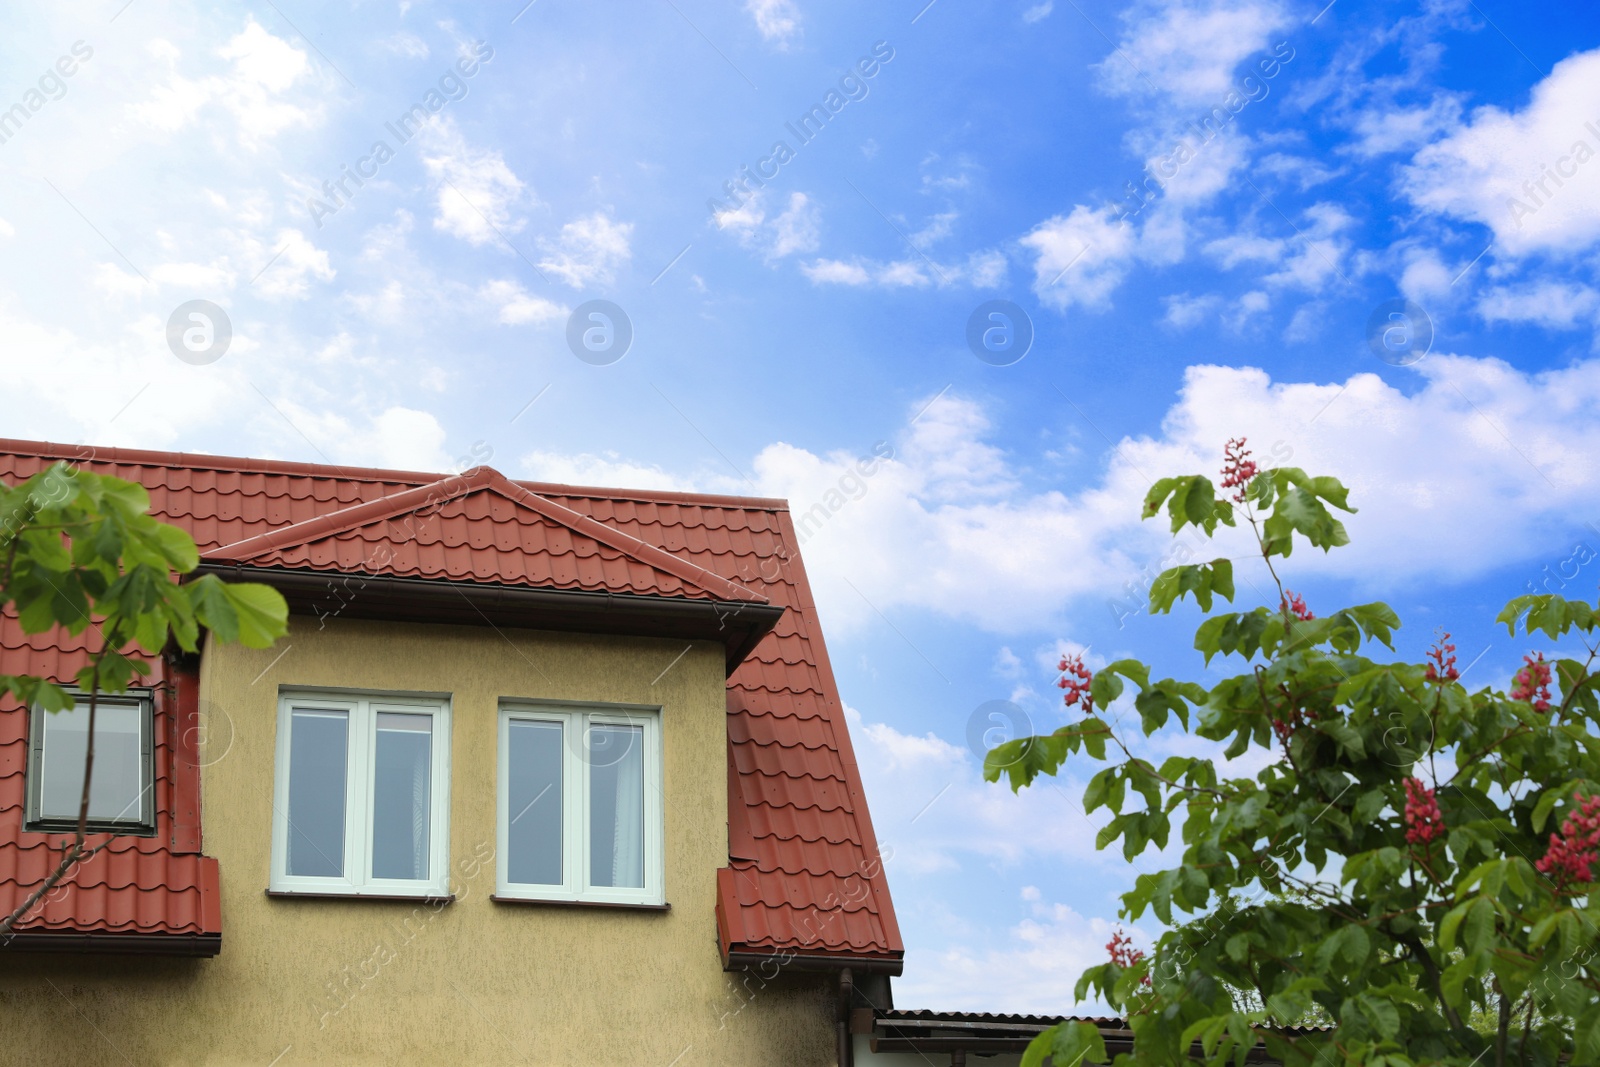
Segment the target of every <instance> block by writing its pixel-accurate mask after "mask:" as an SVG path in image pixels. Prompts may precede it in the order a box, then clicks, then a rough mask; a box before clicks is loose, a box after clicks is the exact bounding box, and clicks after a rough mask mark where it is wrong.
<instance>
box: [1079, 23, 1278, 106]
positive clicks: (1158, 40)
mask: <svg viewBox="0 0 1600 1067" xmlns="http://www.w3.org/2000/svg"><path fill="white" fill-rule="evenodd" d="M1124 20H1125V21H1126V22H1127V24H1128V26H1127V29H1126V30H1125V31H1124V33H1123V35H1122V38H1121V40H1120V41H1118V43H1117V49H1116V51H1114V52H1113V53H1112V54H1111V55H1109V56H1107V57H1106V58H1105V59H1104V60H1102V61H1101V63H1100V65H1099V71H1100V76H1101V79H1102V82H1103V84H1104V85H1105V86H1106V88H1107V89H1108V90H1109V91H1110V92H1112V93H1115V94H1118V95H1126V96H1150V95H1152V94H1156V95H1159V96H1161V97H1164V98H1166V99H1167V100H1168V101H1170V102H1171V103H1173V104H1175V105H1179V106H1190V105H1198V106H1201V107H1209V106H1211V105H1212V104H1220V103H1221V102H1222V99H1223V98H1224V97H1225V96H1226V95H1227V94H1228V92H1229V91H1230V90H1231V89H1232V88H1233V80H1234V79H1233V74H1234V71H1235V69H1236V68H1237V67H1238V66H1239V64H1240V63H1241V62H1243V61H1244V60H1245V59H1246V58H1247V57H1249V56H1251V55H1253V54H1255V53H1257V52H1260V51H1262V50H1263V49H1265V48H1266V47H1267V46H1268V45H1269V44H1270V43H1272V38H1273V36H1274V35H1275V34H1277V32H1278V31H1279V30H1282V29H1283V28H1285V27H1286V26H1288V25H1289V21H1290V20H1289V15H1288V12H1287V11H1285V10H1284V8H1283V7H1282V6H1281V5H1279V4H1277V3H1270V2H1262V0H1246V2H1243V3H1238V2H1228V0H1211V2H1207V0H1199V2H1194V3H1191V2H1188V0H1169V2H1166V3H1158V4H1153V5H1152V4H1144V5H1139V6H1136V7H1135V8H1133V10H1132V11H1130V12H1129V13H1128V14H1127V15H1125V16H1124Z"/></svg>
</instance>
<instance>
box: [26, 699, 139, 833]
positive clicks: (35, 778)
mask: <svg viewBox="0 0 1600 1067" xmlns="http://www.w3.org/2000/svg"><path fill="white" fill-rule="evenodd" d="M73 700H74V703H73V706H72V707H70V708H68V709H66V710H65V711H56V712H49V711H45V710H44V709H43V708H39V707H35V708H34V709H33V719H32V724H31V733H30V735H29V737H30V741H29V745H28V818H27V829H29V830H76V829H77V828H78V809H79V807H80V805H81V804H82V802H83V759H84V755H85V753H86V751H87V749H88V743H89V697H88V695H87V694H84V693H74V694H73ZM95 703H96V706H95V722H94V771H93V773H92V775H91V777H90V780H89V829H90V830H98V831H102V832H111V833H119V834H151V833H154V832H155V828H156V814H155V795H154V794H155V790H154V785H153V783H154V781H155V765H154V763H153V760H152V755H151V750H152V747H153V745H152V741H151V734H152V732H153V728H154V723H153V722H152V710H151V709H152V705H151V700H150V696H149V695H148V694H135V695H128V694H123V695H118V696H105V695H101V696H100V697H98V698H97V699H96V702H95Z"/></svg>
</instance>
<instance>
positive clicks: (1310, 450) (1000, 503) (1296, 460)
mask: <svg viewBox="0 0 1600 1067" xmlns="http://www.w3.org/2000/svg"><path fill="white" fill-rule="evenodd" d="M1266 299H1267V297H1266V294H1259V295H1258V296H1255V297H1254V298H1253V300H1254V302H1255V305H1256V306H1257V307H1259V306H1260V305H1261V302H1262V301H1265V300H1266ZM1241 311H1242V312H1251V311H1252V309H1251V308H1243V309H1241ZM1415 370H1416V372H1417V373H1419V375H1420V383H1418V384H1407V385H1406V386H1405V388H1403V389H1402V388H1399V387H1397V386H1394V385H1391V384H1389V383H1387V382H1386V381H1385V380H1384V379H1383V378H1381V377H1379V376H1378V375H1376V374H1365V373H1363V374H1357V375H1354V376H1352V377H1350V378H1348V379H1347V380H1344V381H1342V382H1341V381H1331V382H1274V381H1273V380H1272V379H1271V377H1269V376H1268V375H1267V374H1266V373H1265V372H1263V371H1260V370H1256V369H1253V368H1248V367H1246V368H1231V367H1220V366H1196V367H1191V368H1190V369H1189V370H1188V372H1187V374H1186V375H1185V379H1184V385H1183V389H1182V391H1181V392H1180V394H1179V395H1178V396H1177V397H1176V399H1175V401H1174V402H1173V404H1172V405H1171V407H1170V408H1169V409H1168V411H1167V413H1166V416H1165V418H1164V419H1163V421H1162V424H1161V430H1160V432H1159V434H1157V435H1155V436H1152V437H1134V438H1125V439H1124V440H1122V441H1120V442H1119V443H1118V445H1117V447H1116V449H1115V451H1114V452H1113V454H1112V455H1111V457H1110V458H1109V459H1108V461H1107V465H1106V468H1105V470H1104V471H1103V472H1102V474H1101V476H1100V477H1099V479H1098V480H1097V481H1095V482H1093V483H1091V484H1090V485H1087V486H1085V487H1083V488H1080V489H1077V490H1075V491H1073V492H1071V493H1066V492H1060V491H1053V490H1045V491H1039V490H1033V489H1025V488H1023V486H1024V485H1025V484H1026V481H1025V479H1024V478H1023V477H1022V475H1021V469H1022V466H1023V464H1022V462H1021V461H1020V460H1019V459H1017V458H1016V457H1013V456H1011V455H1010V454H1008V453H1006V452H1004V451H1002V450H1000V449H999V448H997V447H996V446H995V445H994V444H992V443H991V441H990V435H991V433H992V428H991V423H990V418H991V416H990V415H989V414H988V413H987V412H986V411H985V410H984V409H983V408H982V407H981V406H979V405H978V404H976V403H975V402H974V401H971V400H968V399H964V398H961V397H959V396H954V395H951V394H946V395H945V396H944V397H942V398H941V399H939V400H938V401H936V402H935V403H934V404H932V405H931V406H930V407H928V409H927V410H926V411H925V412H923V414H922V415H921V416H920V417H919V418H918V419H917V421H916V422H915V424H914V425H911V426H910V427H909V428H908V429H907V430H906V431H904V432H903V434H902V435H901V436H900V437H899V438H897V440H896V441H895V442H894V444H895V448H896V450H897V451H896V453H895V455H894V457H893V458H892V459H889V460H885V461H881V462H879V463H876V464H874V465H873V470H872V473H871V474H870V475H869V476H862V475H860V474H859V473H858V472H859V468H858V467H856V466H855V464H857V463H858V462H860V459H859V457H857V456H854V455H851V454H848V453H829V454H826V455H818V454H815V453H812V452H809V451H807V450H805V449H800V448H796V447H794V446H792V445H789V444H785V443H777V444H773V445H769V446H768V447H767V448H765V449H763V450H762V451H761V453H760V454H758V455H757V456H756V458H755V460H754V462H753V469H754V472H755V475H756V480H757V484H758V489H759V492H760V493H761V494H762V495H768V496H777V497H786V498H788V499H789V501H790V504H791V507H792V509H793V511H794V515H795V521H796V524H797V527H800V528H801V533H802V535H803V540H804V549H803V551H804V554H805V558H806V561H807V568H808V570H809V572H810V575H811V579H812V584H813V586H814V588H815V591H816V597H817V601H818V603H819V604H820V605H822V610H823V614H824V615H825V616H826V618H827V619H828V620H829V625H830V627H833V628H835V629H838V630H841V631H843V632H849V631H850V630H851V629H853V628H856V627H860V626H865V625H871V624H873V623H874V622H875V621H876V620H877V614H876V612H877V611H882V612H885V613H892V612H893V611H895V610H910V611H932V612H937V613H939V614H942V615H945V616H948V617H953V618H959V619H965V620H969V621H971V622H973V623H976V624H977V625H979V626H982V627H985V628H987V629H990V630H992V631H995V632H999V633H1009V632H1018V631H1025V630H1029V629H1033V628H1039V627H1050V626H1054V625H1058V624H1059V620H1060V619H1061V617H1062V613H1063V612H1064V611H1065V609H1066V608H1067V607H1068V606H1069V605H1073V604H1082V605H1093V604H1094V602H1095V601H1096V600H1101V599H1103V600H1105V602H1106V603H1107V604H1108V605H1109V604H1110V603H1111V598H1114V597H1119V596H1121V594H1122V586H1123V583H1125V582H1126V581H1128V580H1129V579H1131V578H1133V577H1135V576H1136V575H1137V574H1138V573H1139V572H1140V570H1141V568H1143V567H1145V566H1148V565H1153V564H1155V563H1156V562H1157V561H1158V560H1160V559H1161V558H1162V557H1163V556H1164V555H1165V554H1166V553H1167V552H1168V550H1169V549H1170V547H1171V545H1172V542H1171V540H1170V538H1169V536H1168V535H1167V534H1166V533H1165V532H1164V531H1165V526H1164V524H1158V523H1141V522H1140V521H1139V519H1138V515H1139V509H1140V501H1141V500H1142V499H1143V496H1144V493H1145V490H1146V489H1147V488H1148V487H1149V483H1150V482H1151V481H1153V480H1154V479H1155V478H1157V477H1161V476H1163V475H1167V474H1173V473H1181V472H1189V471H1215V470H1216V469H1217V467H1218V466H1219V453H1220V449H1221V447H1222V443H1223V442H1224V441H1226V440H1227V439H1228V438H1230V437H1235V436H1240V435H1243V436H1246V437H1248V438H1249V440H1250V441H1251V443H1252V445H1253V446H1254V447H1255V449H1256V452H1257V455H1258V458H1259V460H1260V461H1261V462H1262V463H1263V465H1279V464H1287V463H1292V464H1293V465H1294V466H1299V467H1303V468H1305V469H1307V470H1310V471H1313V472H1315V473H1319V474H1331V475H1334V476H1336V477H1338V478H1340V479H1342V480H1343V481H1344V482H1345V483H1346V484H1347V485H1348V486H1350V488H1351V491H1352V496H1351V499H1352V502H1353V503H1355V504H1356V506H1357V507H1358V508H1360V512H1359V514H1356V515H1351V516H1345V517H1344V522H1345V525H1346V526H1347V527H1348V528H1349V530H1350V533H1351V538H1352V542H1353V543H1352V544H1351V545H1350V546H1347V547H1345V548H1342V549H1339V550H1337V551H1335V552H1333V553H1330V554H1327V555H1324V554H1322V553H1312V552H1303V553H1296V554H1295V557H1294V560H1293V562H1292V565H1291V571H1292V572H1293V573H1294V574H1296V575H1301V574H1311V575H1326V576H1335V577H1340V578H1344V579H1349V580H1352V581H1354V582H1356V583H1357V584H1358V585H1361V586H1363V587H1366V586H1372V587H1384V588H1385V589H1386V590H1387V591H1389V592H1391V593H1392V591H1393V587H1394V586H1395V585H1396V584H1397V583H1400V584H1404V585H1412V584H1415V583H1418V582H1423V581H1446V582H1449V581H1455V580H1465V579H1468V578H1471V577H1475V576H1478V575H1481V574H1484V573H1487V572H1488V571H1490V570H1492V569H1495V568H1500V567H1504V566H1506V565H1507V564H1508V563H1512V562H1515V561H1518V560H1523V559H1530V558H1535V557H1537V556H1538V555H1539V554H1540V553H1543V552H1546V551H1549V550H1551V549H1552V548H1553V547H1559V545H1558V543H1559V542H1562V541H1563V539H1564V538H1566V537H1567V536H1568V535H1569V532H1570V531H1569V529H1568V527H1569V526H1570V525H1571V523H1572V522H1573V521H1574V516H1581V515H1584V514H1593V513H1594V512H1595V511H1596V509H1597V508H1600V468H1597V467H1596V465H1595V464H1594V462H1593V460H1592V457H1593V456H1594V455H1595V454H1596V453H1597V452H1600V423H1596V421H1595V420H1594V419H1593V418H1592V417H1591V413H1592V412H1593V411H1594V410H1596V409H1597V408H1600V360H1595V361H1588V362H1582V363H1578V364H1574V365H1573V366H1570V367H1567V368H1564V369H1560V370H1552V371H1545V372H1540V373H1523V372H1520V371H1518V370H1516V369H1514V368H1512V367H1510V366H1508V365H1507V364H1505V363H1503V362H1501V361H1499V360H1495V359H1470V358H1466V357H1461V356H1449V355H1441V354H1433V355H1430V356H1429V357H1428V358H1427V359H1426V360H1424V361H1423V362H1422V363H1419V364H1417V365H1416V368H1415ZM920 406H921V403H918V404H916V405H914V407H913V408H912V409H911V410H914V409H915V407H920ZM550 462H552V461H551V460H546V463H547V465H548V463H550ZM611 462H613V463H615V462H616V461H611ZM852 472H857V473H852ZM578 473H579V474H581V475H582V476H583V477H588V478H592V477H593V476H594V475H595V474H596V473H597V470H596V469H595V468H594V467H590V468H589V469H586V470H585V471H582V472H578ZM637 473H638V472H636V471H634V470H631V469H630V470H626V471H625V472H624V474H623V476H621V477H619V478H617V479H614V480H611V483H612V484H616V483H617V482H618V481H622V482H626V481H628V480H630V479H631V478H633V477H634V476H635V475H636V474H637ZM657 479H658V480H657V481H656V482H655V483H652V484H660V481H661V480H669V481H671V482H673V485H674V487H679V483H680V482H690V483H698V480H697V479H694V478H684V479H676V478H670V477H669V476H666V475H665V474H661V473H660V472H658V473H657ZM717 488H718V489H721V490H722V491H727V489H728V488H729V487H728V486H727V485H726V481H724V482H722V483H719V484H718V486H717ZM731 488H732V489H733V491H735V492H742V493H747V492H750V491H752V490H751V489H750V487H748V486H737V485H736V486H732V487H731ZM830 494H832V495H830ZM1234 536H1235V535H1234V534H1232V533H1230V534H1228V535H1227V536H1225V537H1222V538H1220V539H1219V543H1218V544H1217V545H1215V546H1212V545H1205V544H1202V545H1200V546H1199V547H1197V548H1196V549H1195V551H1197V552H1201V553H1206V556H1205V558H1210V555H1213V554H1214V555H1224V554H1226V555H1230V556H1235V557H1242V556H1245V555H1247V554H1248V552H1247V549H1246V546H1245V545H1244V544H1243V543H1242V542H1239V543H1234V542H1233V541H1232V540H1230V538H1232V537H1234ZM996 545H1003V546H1004V547H1005V551H1004V552H996V551H995V547H994V546H996ZM1063 559H1070V560H1073V561H1074V563H1073V565H1072V566H1062V565H1061V561H1062V560H1063ZM1239 575H1240V577H1239V585H1240V589H1241V594H1242V596H1243V597H1244V598H1245V599H1247V600H1255V599H1257V592H1256V590H1254V589H1253V588H1252V587H1251V585H1250V583H1251V582H1252V581H1265V579H1264V577H1263V576H1261V575H1257V574H1255V572H1253V571H1252V570H1251V569H1250V568H1248V567H1245V566H1243V565H1241V566H1240V568H1239ZM874 609H876V610H874Z"/></svg>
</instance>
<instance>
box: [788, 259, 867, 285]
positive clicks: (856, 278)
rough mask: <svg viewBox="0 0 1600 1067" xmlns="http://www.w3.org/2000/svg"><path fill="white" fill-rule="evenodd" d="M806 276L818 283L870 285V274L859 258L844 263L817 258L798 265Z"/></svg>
mask: <svg viewBox="0 0 1600 1067" xmlns="http://www.w3.org/2000/svg"><path fill="white" fill-rule="evenodd" d="M800 270H801V272H802V273H804V274H805V276H806V277H807V278H810V279H811V280H812V281H814V282H817V283H818V284H831V285H871V284H872V275H871V274H869V273H868V272H867V268H866V267H865V266H863V265H862V264H861V262H860V261H859V260H857V261H855V262H852V263H846V262H844V261H843V260H838V259H819V260H816V261H815V262H813V263H806V264H803V265H802V266H801V267H800Z"/></svg>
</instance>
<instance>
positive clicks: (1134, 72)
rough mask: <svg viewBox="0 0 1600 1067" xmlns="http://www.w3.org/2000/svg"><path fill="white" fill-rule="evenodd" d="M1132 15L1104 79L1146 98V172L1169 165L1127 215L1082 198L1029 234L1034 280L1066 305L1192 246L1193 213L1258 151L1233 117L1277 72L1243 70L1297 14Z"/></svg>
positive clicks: (1165, 10)
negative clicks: (1202, 122)
mask: <svg viewBox="0 0 1600 1067" xmlns="http://www.w3.org/2000/svg"><path fill="white" fill-rule="evenodd" d="M1124 22H1125V23H1126V26H1125V29H1124V32H1123V33H1122V35H1121V37H1120V39H1119V40H1118V42H1117V44H1116V46H1115V47H1114V48H1113V50H1112V52H1111V54H1110V55H1108V56H1107V57H1106V58H1105V59H1104V60H1102V61H1101V62H1100V63H1099V64H1098V65H1097V70H1098V72H1099V76H1100V84H1101V87H1102V88H1103V89H1104V90H1105V91H1106V92H1108V93H1110V94H1111V95H1113V96H1123V97H1131V98H1134V99H1135V100H1136V101H1137V107H1138V112H1139V115H1140V118H1139V121H1138V122H1137V124H1136V125H1135V126H1134V127H1133V128H1132V129H1131V130H1129V132H1128V134H1127V135H1126V136H1125V138H1124V143H1125V146H1126V147H1127V149H1128V151H1129V152H1130V153H1132V154H1133V155H1134V156H1135V157H1136V158H1137V159H1139V160H1140V162H1141V163H1143V164H1144V166H1145V171H1146V173H1147V174H1149V175H1153V176H1154V175H1160V176H1161V177H1159V178H1156V179H1155V183H1152V185H1153V186H1155V185H1157V184H1158V187H1152V188H1151V191H1150V192H1149V193H1148V195H1149V197H1150V199H1149V200H1147V201H1146V202H1145V203H1144V204H1143V205H1137V204H1133V203H1132V202H1131V201H1130V202H1129V203H1128V204H1127V205H1126V206H1125V208H1124V210H1127V208H1133V209H1134V210H1132V211H1131V212H1130V213H1128V214H1126V215H1125V216H1124V217H1122V218H1120V219H1119V218H1118V217H1117V216H1118V209H1117V208H1114V207H1112V206H1110V205H1107V206H1103V207H1098V208H1097V207H1092V206H1089V205H1086V204H1076V205H1074V207H1073V208H1072V210H1071V211H1070V212H1068V213H1066V214H1065V215H1056V216H1054V217H1052V218H1049V219H1046V220H1044V221H1043V222H1041V223H1039V224H1038V225H1037V226H1035V227H1034V229H1033V230H1032V231H1031V232H1029V233H1028V234H1027V235H1026V236H1024V237H1023V238H1022V239H1021V243H1022V245H1023V246H1024V247H1025V248H1029V249H1031V250H1033V251H1034V252H1035V253H1036V259H1035V264H1034V273H1035V279H1034V292H1036V293H1037V294H1038V295H1039V298H1040V299H1041V300H1043V301H1044V302H1045V303H1047V304H1050V305H1053V306H1055V307H1057V308H1061V309H1066V308H1069V307H1073V306H1081V307H1085V308H1090V309H1094V310H1106V309H1107V308H1109V307H1110V304H1111V297H1112V294H1113V293H1114V292H1115V291H1116V289H1117V288H1118V287H1119V286H1120V285H1121V284H1122V282H1123V280H1124V279H1125V278H1126V277H1127V275H1128V274H1129V273H1130V272H1131V271H1132V270H1133V269H1134V267H1135V266H1137V265H1138V264H1140V263H1146V264H1153V265H1159V264H1171V263H1177V262H1180V261H1181V260H1182V259H1183V258H1184V255H1185V253H1186V246H1187V238H1188V233H1189V222H1188V215H1189V214H1191V213H1192V212H1194V211H1195V210H1197V209H1199V208H1201V207H1203V206H1204V205H1206V204H1208V203H1210V202H1211V201H1212V200H1214V199H1215V198H1216V197H1217V196H1219V195H1220V194H1221V193H1223V192H1224V191H1225V190H1227V189H1228V188H1229V187H1230V183H1231V182H1232V179H1233V176H1234V174H1235V173H1236V172H1238V171H1239V170H1240V169H1242V168H1243V167H1245V166H1246V165H1247V164H1248V162H1249V159H1250V151H1251V148H1252V147H1253V146H1252V142H1251V140H1250V138H1248V137H1246V136H1244V135H1242V134H1240V133H1239V132H1238V131H1237V129H1236V128H1235V127H1234V126H1233V125H1232V124H1231V120H1232V118H1233V116H1234V114H1236V113H1237V112H1239V111H1240V110H1242V109H1243V108H1244V107H1246V106H1248V105H1249V104H1250V102H1251V100H1252V99H1253V100H1259V99H1261V98H1262V96H1261V94H1262V88H1261V86H1262V85H1263V84H1266V83H1262V82H1261V80H1260V79H1259V78H1258V79H1256V81H1255V82H1253V83H1252V84H1254V85H1256V88H1255V89H1254V90H1252V91H1250V92H1248V93H1247V92H1246V91H1245V90H1244V89H1243V88H1241V85H1242V82H1240V80H1239V78H1238V77H1236V71H1237V69H1238V68H1239V66H1240V64H1241V63H1243V62H1244V61H1245V60H1246V59H1247V58H1249V57H1251V56H1254V55H1256V54H1257V53H1266V52H1267V50H1268V49H1269V46H1271V45H1272V42H1273V38H1274V37H1275V36H1276V34H1277V32H1278V31H1279V30H1281V29H1283V28H1284V27H1285V26H1287V25H1288V24H1289V17H1288V14H1287V12H1286V11H1285V10H1284V8H1283V7H1282V5H1280V4H1279V3H1277V2H1275V0H1193V2H1191V0H1164V2H1156V3H1143V4H1137V5H1135V7H1134V8H1133V9H1132V10H1131V11H1130V12H1129V13H1128V14H1126V15H1125V16H1124ZM1281 55H1283V56H1287V57H1292V55H1293V53H1292V51H1287V50H1284V51H1283V52H1282V53H1281ZM1285 61H1286V60H1285ZM1268 91H1270V90H1268ZM1206 115H1215V116H1220V118H1219V119H1217V121H1219V122H1221V123H1222V124H1223V125H1222V132H1220V133H1218V134H1216V135H1215V136H1213V137H1211V138H1210V139H1208V140H1204V141H1202V140H1201V139H1200V138H1199V137H1198V136H1196V135H1195V134H1194V133H1193V132H1192V130H1193V125H1194V123H1195V122H1196V121H1197V120H1198V119H1199V118H1201V117H1203V116H1206ZM1174 131H1178V132H1174Z"/></svg>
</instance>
